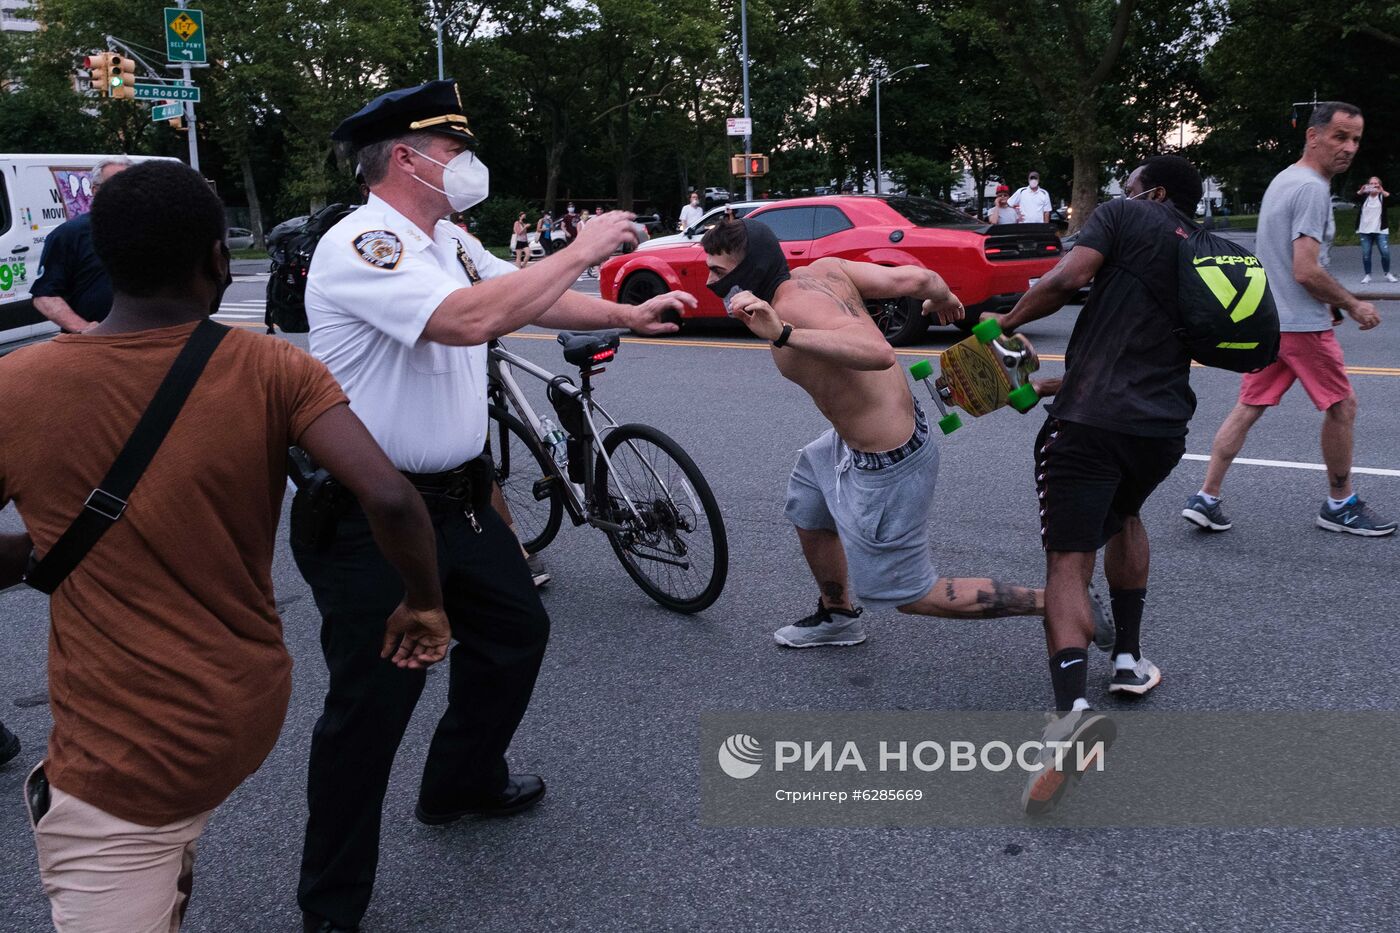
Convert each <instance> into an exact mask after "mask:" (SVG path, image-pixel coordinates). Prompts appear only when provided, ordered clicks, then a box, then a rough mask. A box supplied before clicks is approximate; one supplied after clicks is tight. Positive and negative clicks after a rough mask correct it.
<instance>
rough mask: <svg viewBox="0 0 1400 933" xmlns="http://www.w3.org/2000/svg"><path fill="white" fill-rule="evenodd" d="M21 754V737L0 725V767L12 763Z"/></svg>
mask: <svg viewBox="0 0 1400 933" xmlns="http://www.w3.org/2000/svg"><path fill="white" fill-rule="evenodd" d="M18 754H19V736H17V735H15V734H14V733H13V732H11V731H10V730H9V729H6V728H5V727H4V726H3V725H0V767H3V766H5V765H7V764H9V763H10V761H11V760H13V758H14V757H15V756H16V755H18Z"/></svg>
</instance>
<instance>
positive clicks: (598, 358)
mask: <svg viewBox="0 0 1400 933" xmlns="http://www.w3.org/2000/svg"><path fill="white" fill-rule="evenodd" d="M615 356H617V351H616V350H611V349H610V350H603V351H601V352H599V353H595V354H593V355H592V356H591V357H589V359H590V360H592V361H593V362H595V363H606V362H607V361H608V360H610V359H612V358H613V357H615Z"/></svg>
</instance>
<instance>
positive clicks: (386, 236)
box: [354, 230, 403, 269]
mask: <svg viewBox="0 0 1400 933" xmlns="http://www.w3.org/2000/svg"><path fill="white" fill-rule="evenodd" d="M354 246H355V252H357V253H359V254H360V258H361V259H363V260H364V261H365V262H367V263H369V264H370V265H371V266H374V267H375V268H378V269H392V268H394V267H395V266H397V265H398V264H399V257H401V256H403V241H402V240H400V239H399V237H398V234H396V233H393V232H392V231H389V230H366V231H365V232H364V233H361V234H360V235H359V236H357V237H355V241H354Z"/></svg>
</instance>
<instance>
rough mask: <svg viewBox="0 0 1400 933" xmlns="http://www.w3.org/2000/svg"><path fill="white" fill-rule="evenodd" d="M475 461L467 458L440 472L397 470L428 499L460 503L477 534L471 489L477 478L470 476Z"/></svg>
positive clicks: (478, 529)
mask: <svg viewBox="0 0 1400 933" xmlns="http://www.w3.org/2000/svg"><path fill="white" fill-rule="evenodd" d="M474 462H475V461H473V460H468V461H467V462H466V463H464V464H462V465H461V466H458V467H454V468H453V469H451V470H445V471H443V472H441V473H410V472H408V471H407V470H400V471H399V472H400V473H402V474H403V475H404V477H405V478H406V479H407V480H408V481H409V482H410V483H412V484H413V488H414V489H416V490H418V492H419V494H420V495H422V496H423V497H425V498H428V499H446V500H448V501H450V502H453V503H460V504H461V507H462V511H463V512H464V513H465V514H466V516H467V520H468V521H469V522H471V526H472V530H473V531H475V532H476V533H477V534H480V533H481V524H480V523H479V522H478V521H477V520H476V509H475V507H474V505H473V503H474V499H473V496H472V490H473V487H474V486H475V483H476V482H479V481H480V480H481V479H484V477H479V478H478V479H477V480H473V478H472V464H473V463H474ZM488 475H489V474H488Z"/></svg>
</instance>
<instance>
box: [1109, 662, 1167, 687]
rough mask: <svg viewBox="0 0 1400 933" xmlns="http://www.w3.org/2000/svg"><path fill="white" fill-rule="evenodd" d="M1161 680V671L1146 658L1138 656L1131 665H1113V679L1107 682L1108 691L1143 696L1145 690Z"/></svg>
mask: <svg viewBox="0 0 1400 933" xmlns="http://www.w3.org/2000/svg"><path fill="white" fill-rule="evenodd" d="M1161 682H1162V672H1161V671H1159V670H1158V669H1157V665H1155V664H1153V663H1152V662H1151V661H1149V660H1147V659H1146V658H1138V661H1137V663H1136V664H1134V665H1133V666H1132V667H1115V668H1114V669H1113V679H1112V680H1110V681H1109V682H1108V692H1109V693H1131V694H1132V695H1133V696H1139V697H1140V696H1143V695H1144V694H1146V693H1147V691H1149V690H1151V689H1152V688H1153V687H1155V686H1157V685H1158V684H1160V683H1161Z"/></svg>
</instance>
